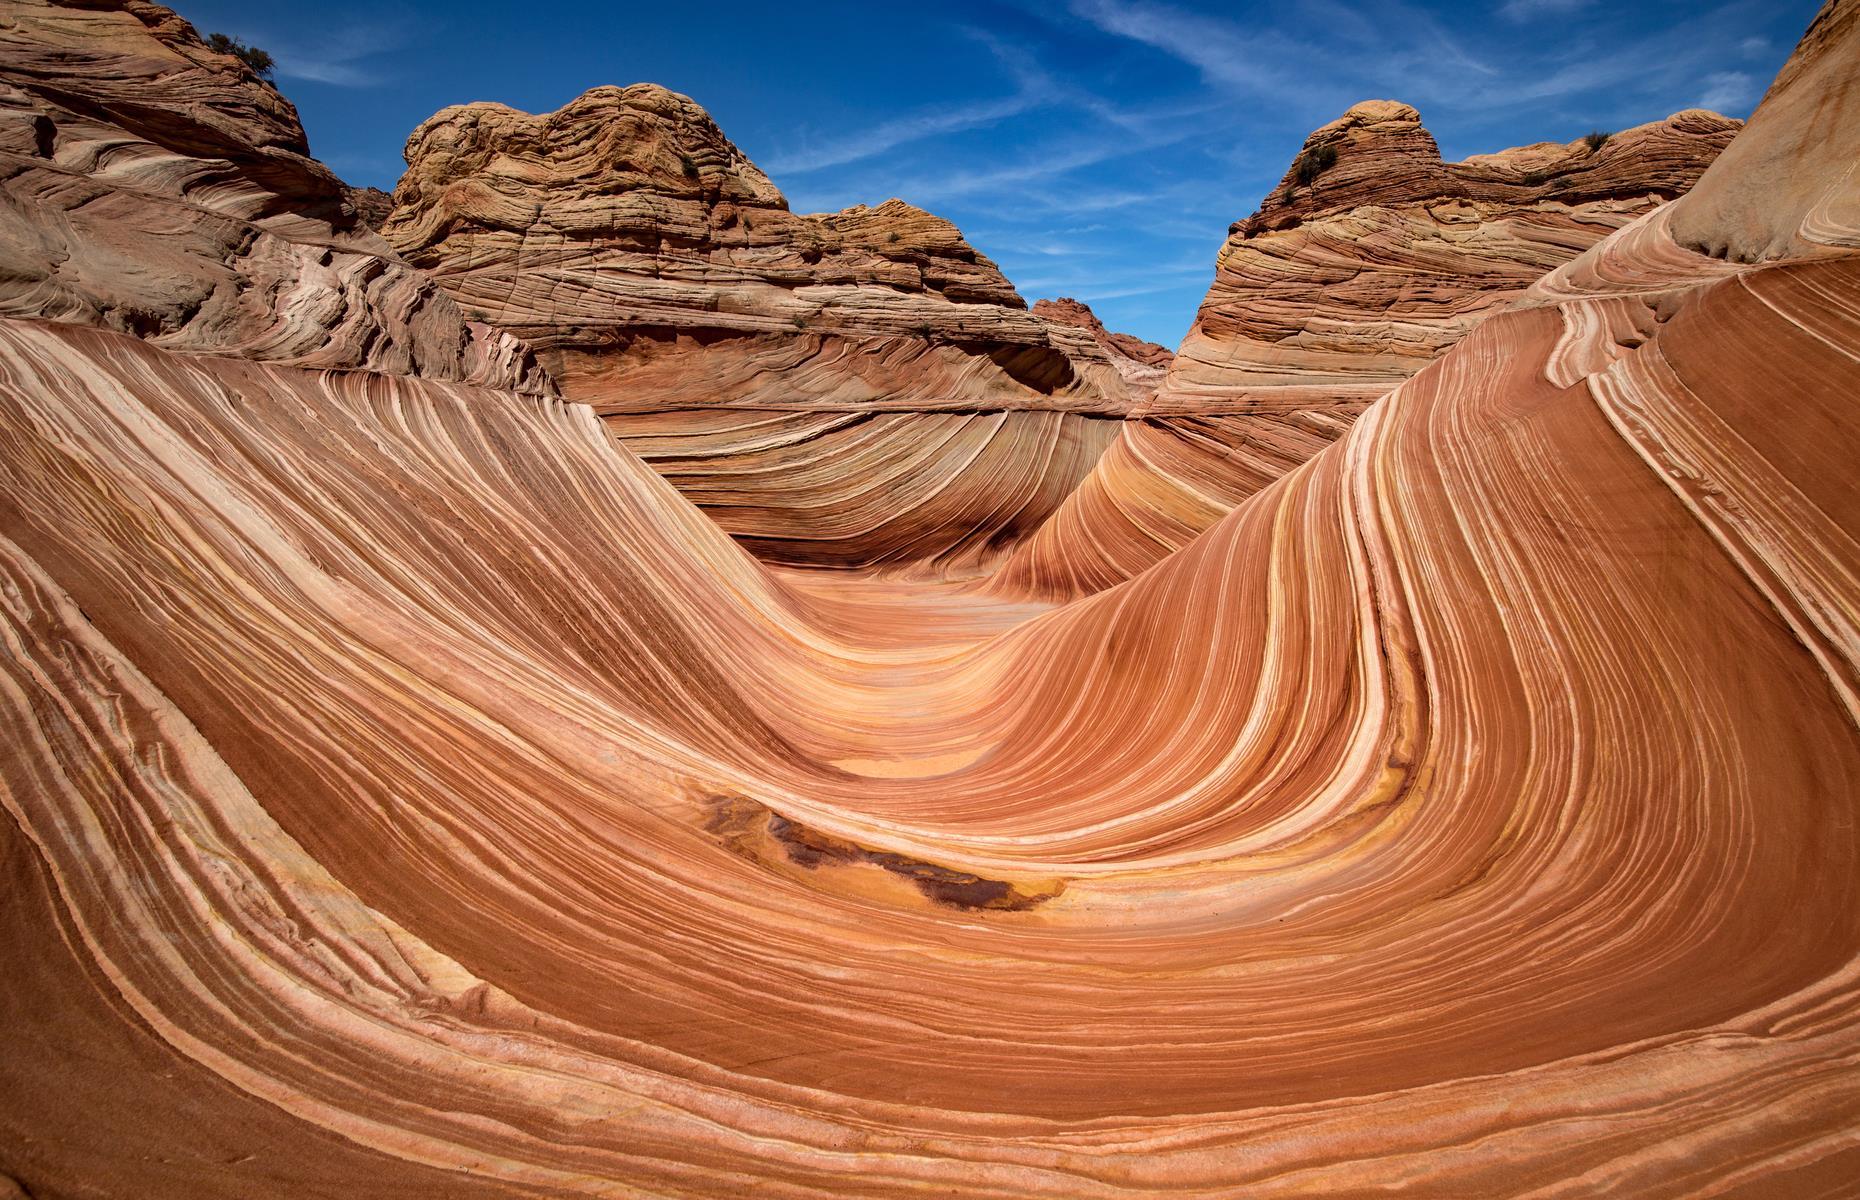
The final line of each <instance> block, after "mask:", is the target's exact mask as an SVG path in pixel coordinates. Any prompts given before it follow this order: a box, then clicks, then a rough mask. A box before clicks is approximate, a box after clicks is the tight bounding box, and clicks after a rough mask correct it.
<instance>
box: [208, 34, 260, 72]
mask: <svg viewBox="0 0 1860 1200" xmlns="http://www.w3.org/2000/svg"><path fill="white" fill-rule="evenodd" d="M207 49H209V50H211V51H213V52H214V53H215V54H230V55H232V56H233V57H234V58H236V59H238V60H239V61H240V62H242V63H244V64H245V65H246V66H248V67H250V68H252V74H254V75H256V76H258V77H259V78H260V79H270V78H271V73H272V71H274V70H275V69H277V65H278V64H277V63H276V62H274V61H272V57H271V55H269V54H267V53H266V52H265V51H263V50H260V49H259V48H258V47H257V46H248V45H246V44H245V43H244V42H242V41H240V40H239V39H238V38H232V37H227V36H226V35H225V34H223V33H209V34H208V35H207Z"/></svg>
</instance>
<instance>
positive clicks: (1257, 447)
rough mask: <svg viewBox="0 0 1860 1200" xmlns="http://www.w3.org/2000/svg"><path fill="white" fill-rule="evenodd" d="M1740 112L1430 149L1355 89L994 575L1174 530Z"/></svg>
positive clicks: (1180, 533)
mask: <svg viewBox="0 0 1860 1200" xmlns="http://www.w3.org/2000/svg"><path fill="white" fill-rule="evenodd" d="M1738 128H1739V122H1737V121H1733V120H1728V119H1726V118H1724V117H1721V116H1719V115H1717V114H1716V113H1711V112H1705V111H1703V110H1699V109H1691V110H1687V111H1685V112H1680V113H1676V114H1674V115H1673V116H1671V117H1668V118H1667V119H1666V120H1664V121H1657V122H1653V123H1651V124H1647V125H1641V126H1637V127H1635V128H1633V129H1627V130H1623V131H1621V132H1619V133H1615V134H1613V135H1611V136H1609V137H1607V139H1606V140H1605V141H1601V142H1600V144H1599V145H1591V144H1590V141H1589V140H1587V139H1577V140H1576V141H1573V142H1570V143H1568V144H1561V143H1554V142H1547V143H1541V144H1538V145H1532V146H1520V147H1517V148H1515V149H1511V150H1505V151H1501V152H1499V153H1497V154H1486V155H1478V156H1475V157H1473V158H1469V159H1467V160H1465V161H1464V162H1444V161H1442V159H1441V156H1440V149H1439V147H1438V146H1437V145H1436V144H1435V142H1434V139H1433V136H1432V135H1431V134H1429V133H1428V131H1427V130H1426V128H1425V127H1423V126H1422V124H1421V119H1420V114H1419V113H1418V112H1416V110H1415V109H1413V108H1412V107H1410V106H1408V105H1406V104H1400V103H1396V102H1394V101H1388V100H1371V101H1365V102H1364V103H1361V104H1358V105H1356V106H1354V107H1353V108H1351V109H1350V111H1349V112H1347V113H1345V114H1344V115H1343V116H1342V117H1340V118H1338V119H1337V120H1335V121H1333V122H1331V123H1330V124H1328V125H1326V126H1324V127H1323V128H1321V129H1318V130H1317V131H1316V132H1314V133H1312V134H1311V136H1310V137H1309V138H1308V139H1306V141H1305V145H1304V147H1303V148H1302V149H1301V150H1300V152H1299V154H1298V155H1297V157H1296V158H1295V159H1294V160H1293V163H1292V166H1291V167H1290V168H1289V169H1288V170H1287V172H1286V175H1285V178H1284V179H1283V180H1282V181H1281V182H1280V185H1279V187H1278V188H1277V189H1275V190H1274V191H1273V192H1272V194H1271V195H1269V196H1268V197H1267V199H1266V202H1265V203H1264V204H1263V205H1262V206H1261V207H1260V209H1259V211H1258V212H1256V213H1254V214H1253V215H1252V216H1250V217H1248V218H1246V219H1245V220H1243V221H1238V222H1236V223H1235V224H1234V226H1233V229H1232V231H1231V233H1230V236H1229V237H1228V240H1227V243H1226V245H1224V246H1223V247H1222V248H1221V251H1220V255H1219V257H1218V258H1217V260H1216V264H1215V279H1214V284H1213V286H1212V287H1211V288H1210V289H1209V291H1208V295H1207V298H1206V299H1205V300H1204V301H1203V302H1202V305H1201V309H1200V311H1199V313H1198V314H1197V315H1196V318H1195V322H1194V325H1193V326H1192V327H1191V328H1190V330H1189V332H1188V335H1187V337H1186V338H1185V339H1184V340H1183V342H1182V345H1181V347H1180V348H1179V349H1178V351H1177V353H1176V355H1175V357H1174V359H1173V361H1172V362H1171V363H1170V364H1169V367H1168V374H1167V378H1166V379H1165V380H1164V381H1163V383H1162V385H1161V387H1160V389H1159V390H1158V391H1157V393H1156V395H1155V397H1154V399H1153V400H1152V401H1151V402H1149V403H1147V404H1144V405H1142V406H1140V407H1139V409H1138V410H1137V412H1136V415H1137V416H1138V417H1139V418H1140V419H1137V420H1132V421H1130V422H1128V423H1126V424H1125V425H1124V426H1123V427H1121V429H1120V431H1119V437H1118V439H1117V440H1116V441H1115V442H1113V443H1112V444H1111V445H1110V446H1109V448H1108V449H1107V451H1106V453H1105V455H1104V457H1103V459H1102V460H1101V461H1100V463H1099V465H1098V467H1097V469H1096V470H1095V471H1094V472H1093V474H1092V476H1091V477H1090V478H1088V479H1087V480H1085V481H1084V483H1083V485H1082V486H1081V487H1080V488H1079V489H1078V490H1077V491H1076V492H1075V493H1074V495H1073V497H1072V498H1071V499H1070V500H1068V501H1067V503H1066V505H1065V506H1064V508H1063V509H1062V510H1061V511H1060V512H1059V513H1058V514H1056V515H1055V517H1054V519H1053V520H1052V521H1051V522H1050V523H1049V527H1048V528H1047V529H1046V530H1044V531H1042V532H1041V534H1039V535H1038V536H1037V537H1035V538H1034V539H1032V540H1031V541H1030V542H1028V543H1027V544H1026V545H1025V546H1024V547H1023V548H1022V549H1021V551H1020V552H1019V553H1017V554H1016V555H1015V556H1014V558H1013V560H1012V561H1010V562H1009V563H1008V564H1007V565H1006V567H1005V568H1004V569H1003V571H1002V572H1001V574H1000V577H999V579H1000V582H1001V583H1002V584H1004V585H1011V586H1013V587H1016V588H1019V589H1031V590H1033V591H1036V592H1038V593H1041V594H1046V595H1052V596H1056V597H1066V596H1071V595H1078V594H1083V593H1087V592H1090V591H1093V590H1095V589H1097V588H1100V587H1104V586H1107V585H1108V584H1111V583H1115V582H1117V581H1119V580H1121V579H1125V578H1128V577H1129V576H1130V575H1132V574H1135V573H1136V572H1138V571H1141V570H1143V569H1144V568H1146V567H1148V566H1150V565H1151V564H1152V563H1154V562H1156V561H1157V560H1158V559H1160V558H1161V557H1162V556H1163V555H1164V554H1167V553H1168V552H1169V551H1171V550H1175V549H1178V548H1180V547H1181V546H1183V545H1185V544H1187V542H1188V541H1189V540H1191V539H1193V538H1194V537H1195V536H1197V535H1198V534H1200V533H1201V531H1202V530H1204V529H1206V528H1207V527H1208V526H1209V525H1211V524H1212V523H1213V522H1214V521H1215V520H1216V519H1218V518H1219V517H1220V516H1221V515H1223V514H1225V513H1226V512H1228V511H1230V510H1231V509H1232V508H1233V507H1234V506H1235V505H1236V504H1238V503H1239V502H1240V501H1242V500H1244V499H1245V498H1246V497H1247V496H1250V495H1252V494H1253V493H1254V492H1256V491H1258V490H1259V489H1260V488H1262V487H1265V486H1266V485H1267V484H1269V483H1271V482H1272V481H1273V480H1275V479H1277V478H1279V477H1280V476H1281V475H1283V474H1285V473H1286V472H1287V471H1289V470H1291V469H1293V468H1294V467H1296V466H1298V464H1300V463H1302V462H1304V461H1305V460H1306V459H1308V458H1310V457H1311V456H1312V455H1313V454H1316V453H1317V452H1318V451H1319V450H1321V449H1322V448H1324V447H1325V446H1327V445H1329V444H1330V443H1331V442H1333V441H1335V440H1336V439H1337V438H1338V437H1339V436H1340V435H1341V434H1342V433H1343V431H1344V430H1346V429H1347V428H1349V426H1350V423H1351V422H1352V421H1354V420H1355V419H1356V417H1357V415H1358V414H1360V413H1361V412H1362V410H1363V408H1364V407H1365V406H1366V405H1367V404H1368V403H1369V402H1370V401H1372V400H1374V399H1375V398H1376V397H1378V396H1380V395H1382V394H1384V393H1385V392H1387V391H1388V390H1389V389H1390V388H1392V387H1394V386H1395V385H1396V384H1398V383H1400V382H1401V381H1402V380H1404V379H1406V378H1408V377H1409V376H1411V375H1413V374H1414V373H1415V372H1417V371H1419V370H1420V369H1421V368H1422V367H1424V366H1426V365H1427V364H1428V363H1430V362H1432V361H1433V360H1434V359H1436V358H1437V357H1439V355H1440V354H1441V353H1442V352H1443V351H1445V350H1446V349H1447V348H1448V347H1450V346H1452V345H1454V344H1455V343H1456V342H1458V341H1459V340H1460V339H1461V338H1463V337H1465V336H1466V334H1467V333H1468V332H1469V331H1470V330H1472V329H1473V328H1474V327H1475V326H1476V325H1477V324H1478V323H1479V322H1481V321H1483V320H1485V319H1486V318H1487V317H1488V316H1490V315H1491V314H1492V313H1494V312H1498V311H1500V310H1502V309H1504V308H1505V307H1507V306H1508V305H1510V304H1512V303H1513V302H1515V301H1517V300H1518V299H1519V297H1521V296H1522V295H1523V293H1524V292H1525V290H1526V289H1527V288H1529V287H1530V286H1531V284H1533V283H1534V282H1536V281H1537V279H1538V278H1540V277H1541V276H1542V275H1543V274H1544V273H1545V272H1547V271H1550V270H1552V269H1554V268H1555V267H1558V266H1560V265H1562V264H1563V263H1566V262H1568V261H1569V260H1571V259H1572V258H1575V257H1576V256H1577V255H1579V254H1581V253H1582V252H1583V251H1584V250H1586V249H1588V248H1589V247H1590V246H1593V245H1595V244H1596V243H1597V242H1599V241H1601V240H1602V239H1603V238H1605V237H1607V236H1608V235H1609V234H1611V233H1613V232H1615V231H1616V230H1618V229H1620V228H1622V227H1623V226H1625V225H1627V224H1629V223H1630V222H1632V221H1634V220H1636V219H1637V218H1639V217H1641V216H1643V215H1645V214H1646V213H1648V212H1650V211H1652V210H1653V209H1655V208H1658V207H1659V206H1661V205H1662V204H1665V203H1667V202H1669V201H1671V200H1672V199H1673V198H1674V197H1676V196H1678V195H1681V194H1683V193H1684V192H1685V191H1686V190H1687V189H1688V188H1689V187H1691V185H1692V184H1693V183H1694V182H1695V181H1697V179H1698V178H1699V176H1700V174H1701V173H1702V172H1703V171H1704V170H1705V169H1706V168H1707V167H1708V166H1709V165H1710V164H1711V162H1712V161H1713V159H1715V158H1716V157H1717V155H1718V154H1719V153H1720V152H1721V151H1722V150H1723V149H1724V148H1725V146H1726V145H1727V144H1728V143H1729V142H1730V141H1731V139H1732V137H1733V135H1735V134H1736V132H1737V130H1738Z"/></svg>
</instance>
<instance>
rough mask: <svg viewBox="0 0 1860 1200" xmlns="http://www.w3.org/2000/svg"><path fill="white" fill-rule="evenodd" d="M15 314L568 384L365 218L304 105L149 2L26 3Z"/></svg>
mask: <svg viewBox="0 0 1860 1200" xmlns="http://www.w3.org/2000/svg"><path fill="white" fill-rule="evenodd" d="M4 14H5V18H6V19H5V21H4V22H0V313H4V314H7V315H10V316H33V317H50V318H53V319H56V320H61V321H74V322H79V323H83V324H90V325H100V326H103V327H105V328H110V329H117V330H123V331H126V332H129V333H133V334H136V335H137V336H140V337H145V338H148V339H150V340H151V341H153V342H154V343H155V344H157V345H160V346H164V347H166V348H169V349H173V350H187V351H197V352H203V353H215V354H238V355H244V356H247V357H250V358H256V359H263V360H266V361H272V362H286V363H296V364H299V365H304V366H318V367H343V368H357V367H359V368H367V369H370V370H377V371H387V372H393V373H399V374H405V373H419V374H422V375H426V376H429V377H432V378H438V379H459V380H468V381H472V382H477V383H484V384H487V385H492V386H499V387H513V388H519V389H522V390H532V391H533V390H542V389H546V388H547V386H548V383H547V380H545V379H544V378H543V377H542V375H541V374H540V372H539V371H538V370H537V368H536V366H535V364H534V362H533V361H532V360H531V359H530V358H529V356H528V354H527V352H526V351H524V349H523V347H522V346H521V345H519V344H518V343H517V342H516V341H515V340H514V339H512V338H511V337H509V336H508V335H505V334H502V333H499V332H497V331H495V330H492V329H489V328H487V327H483V326H475V325H472V324H470V323H468V322H467V321H466V320H465V319H464V317H463V316H462V315H461V314H460V312H459V310H458V307H457V305H455V304H454V303H453V302H452V300H451V299H450V298H449V297H447V296H446V295H445V294H444V293H443V292H441V291H440V290H439V289H438V288H437V287H435V286H434V284H433V283H432V281H431V280H429V279H427V278H425V277H423V276H421V275H419V274H417V273H416V272H414V271H411V270H409V269H408V268H407V266H406V264H404V263H402V262H401V261H400V260H399V259H398V258H397V257H396V256H395V255H394V254H393V252H392V251H391V250H390V249H389V248H388V247H387V245H386V244H385V243H383V242H382V241H381V240H380V239H379V238H378V237H376V236H374V235H373V234H372V233H370V232H369V231H368V230H367V228H366V227H365V226H361V225H358V223H357V221H356V217H355V213H354V211H353V209H352V208H351V207H350V206H349V205H348V204H347V203H346V202H345V192H346V189H345V188H344V187H343V185H342V183H341V181H340V180H338V179H337V178H336V177H335V175H333V174H331V173H330V171H329V169H328V168H327V167H324V166H323V165H322V164H321V163H318V162H316V161H315V160H314V159H312V158H310V157H309V151H308V148H307V146H306V145H305V142H304V133H303V128H302V126H301V125H299V124H298V120H297V111H296V109H294V108H292V107H291V105H290V103H289V101H287V100H285V99H284V98H283V97H282V96H280V95H279V94H278V93H277V92H276V91H275V90H274V89H273V88H272V87H271V86H270V85H269V84H266V83H265V82H263V81H262V80H260V79H258V78H257V77H256V76H254V75H253V74H252V71H251V69H250V68H249V67H247V66H246V65H245V64H244V63H242V62H240V61H239V60H238V59H237V58H234V57H232V56H230V55H225V54H216V53H214V52H213V51H212V50H209V49H208V48H207V47H206V46H205V45H204V44H203V43H202V42H201V40H200V38H199V36H198V35H197V34H196V33H195V31H194V29H193V28H192V26H190V25H188V24H187V22H185V21H183V20H181V19H180V18H179V17H177V16H176V15H175V14H174V13H172V12H170V11H169V10H167V9H165V8H162V7H161V6H159V5H156V4H150V3H146V2H145V0H121V2H120V3H117V2H104V0H82V2H79V0H7V3H6V4H5V6H4Z"/></svg>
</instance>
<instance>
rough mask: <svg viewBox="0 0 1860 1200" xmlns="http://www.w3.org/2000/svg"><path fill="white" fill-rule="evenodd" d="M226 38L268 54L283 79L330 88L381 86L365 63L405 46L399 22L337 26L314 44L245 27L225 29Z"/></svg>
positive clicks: (376, 69) (378, 73)
mask: <svg viewBox="0 0 1860 1200" xmlns="http://www.w3.org/2000/svg"><path fill="white" fill-rule="evenodd" d="M226 32H227V33H229V34H231V35H232V36H235V37H238V38H239V39H240V40H241V41H244V42H248V43H249V44H251V45H254V46H262V47H263V48H265V49H266V50H269V51H270V52H271V56H272V59H273V60H274V62H275V63H276V66H277V73H278V75H279V77H280V78H283V79H301V80H305V81H307V82H310V83H322V84H328V85H329V86H331V87H346V88H366V87H378V86H380V85H381V84H383V83H385V82H386V81H387V77H386V76H385V75H384V74H383V72H382V70H381V67H380V65H379V64H378V63H370V62H369V61H368V60H370V59H373V58H376V57H378V56H380V55H383V54H386V53H388V52H390V51H393V50H395V49H397V48H399V47H400V46H403V45H405V44H406V42H407V40H408V38H407V23H406V22H405V21H404V20H398V21H390V22H384V23H375V24H364V25H348V26H338V27H332V28H329V29H325V30H322V31H320V32H319V33H318V35H317V36H316V37H315V38H314V39H309V38H305V37H302V36H292V35H289V34H281V33H278V32H276V31H268V30H265V29H258V28H250V27H237V26H235V27H231V28H228V29H227V30H226Z"/></svg>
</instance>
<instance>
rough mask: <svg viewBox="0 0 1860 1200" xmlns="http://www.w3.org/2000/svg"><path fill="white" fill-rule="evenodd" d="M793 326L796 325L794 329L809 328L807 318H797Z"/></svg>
mask: <svg viewBox="0 0 1860 1200" xmlns="http://www.w3.org/2000/svg"><path fill="white" fill-rule="evenodd" d="M793 325H794V327H795V328H796V329H806V328H807V318H806V317H796V318H795V319H794V321H793Z"/></svg>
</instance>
